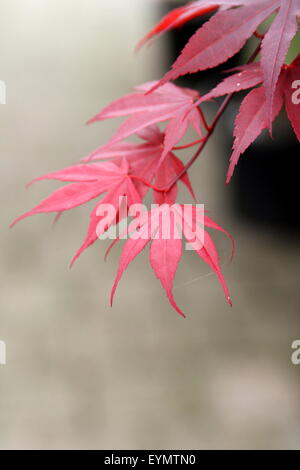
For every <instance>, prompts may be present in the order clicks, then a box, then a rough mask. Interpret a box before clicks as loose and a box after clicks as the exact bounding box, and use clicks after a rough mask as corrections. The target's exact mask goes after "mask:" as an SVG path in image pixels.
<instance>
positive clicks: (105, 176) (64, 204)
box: [11, 159, 141, 264]
mask: <svg viewBox="0 0 300 470" xmlns="http://www.w3.org/2000/svg"><path fill="white" fill-rule="evenodd" d="M128 175H129V166H128V163H127V162H126V160H125V159H123V160H122V162H121V166H117V165H116V164H115V163H113V162H102V163H92V164H90V165H87V164H86V165H85V164H79V165H74V166H71V167H68V168H65V169H63V170H60V171H56V172H53V173H49V174H46V175H43V176H40V177H39V178H36V179H35V180H33V181H32V182H35V181H40V180H45V179H52V180H59V181H64V182H72V183H71V184H69V185H67V186H64V187H62V188H60V189H58V190H56V191H54V192H53V193H52V194H51V195H50V196H49V197H47V198H46V199H44V200H43V201H42V202H41V203H40V204H38V205H37V206H36V207H34V208H33V209H32V210H30V211H28V212H26V213H25V214H23V215H21V216H20V217H18V218H17V219H16V220H14V222H13V223H12V224H11V226H13V225H15V224H16V223H17V222H19V221H20V220H22V219H25V218H26V217H29V216H31V215H35V214H41V213H48V212H58V213H62V212H64V211H67V210H70V209H74V208H75V207H78V206H80V205H82V204H84V203H86V202H88V201H90V200H92V199H95V198H98V197H99V196H101V195H102V194H104V193H106V195H105V197H104V198H103V199H102V200H101V201H100V202H99V203H98V204H97V205H96V207H95V208H94V209H93V211H92V213H91V215H90V224H89V228H88V232H87V235H86V239H85V240H84V242H83V244H82V246H81V247H80V248H79V250H78V251H77V253H76V255H75V257H74V258H73V261H72V264H73V263H74V261H75V260H76V259H77V258H78V256H79V255H80V254H81V253H82V252H83V251H84V250H85V249H86V248H87V247H88V246H90V245H92V244H93V243H94V242H95V241H96V240H97V238H98V237H99V236H100V233H99V232H98V233H97V232H96V228H97V226H98V224H99V222H100V221H101V219H102V218H103V217H104V216H103V215H97V214H99V213H100V210H101V206H102V205H104V204H111V205H112V206H113V207H114V208H115V214H116V215H117V216H118V213H119V202H120V198H121V197H122V196H126V197H127V202H128V206H130V205H132V204H135V203H140V202H141V197H140V195H139V193H138V191H137V189H136V187H135V184H134V182H133V181H132V179H131V178H129V177H128ZM117 221H118V220H117V219H116V217H112V218H111V220H110V221H109V223H108V225H107V226H106V227H103V232H104V231H105V230H107V229H108V228H109V226H110V225H112V224H115V223H117Z"/></svg>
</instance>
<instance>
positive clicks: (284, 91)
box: [195, 55, 300, 183]
mask: <svg viewBox="0 0 300 470" xmlns="http://www.w3.org/2000/svg"><path fill="white" fill-rule="evenodd" d="M299 77H300V55H299V56H298V57H297V58H296V59H295V60H294V62H293V63H292V64H291V65H285V66H284V67H283V68H282V70H281V74H280V76H279V80H278V83H277V86H276V90H275V95H274V106H273V111H272V122H273V121H274V119H275V118H276V116H277V115H278V114H279V112H280V110H281V107H282V104H283V101H284V103H285V108H286V112H287V115H288V118H289V120H290V122H291V124H292V127H293V129H294V131H295V134H296V136H297V137H298V140H299V141H300V109H299V107H300V105H299V103H298V104H297V103H295V102H294V101H295V100H293V93H294V92H295V89H294V88H293V84H294V82H295V81H296V80H297V78H298V79H299ZM262 82H263V72H262V67H261V64H260V63H253V64H249V65H245V66H242V67H238V72H237V73H235V74H234V75H231V76H230V77H227V78H226V79H225V80H223V81H222V82H221V83H219V84H218V85H217V86H216V87H215V88H214V89H213V90H211V91H210V92H209V93H207V94H206V95H204V96H203V97H202V98H201V99H200V100H199V101H198V102H196V103H195V106H196V105H198V104H201V103H203V102H204V101H207V100H210V99H212V98H216V97H219V96H223V95H227V94H229V93H235V92H238V91H241V90H246V89H248V88H252V87H254V86H256V85H259V84H261V83H262ZM266 128H268V103H267V98H266V94H265V90H264V87H263V86H262V87H260V88H255V89H254V90H252V91H251V92H250V93H249V94H248V95H247V96H246V97H245V98H244V100H243V101H242V103H241V106H240V110H239V113H238V116H237V118H236V121H235V129H234V137H235V140H234V145H233V153H232V155H231V158H230V166H229V170H228V173H227V180H226V181H227V183H228V182H229V181H230V178H231V176H232V174H233V171H234V168H235V166H236V164H237V163H238V160H239V157H240V155H241V154H242V153H244V152H245V150H246V149H247V148H248V147H249V146H250V145H251V144H252V143H253V142H254V140H255V139H256V138H257V137H258V136H259V135H260V134H261V133H262V131H263V130H264V129H266Z"/></svg>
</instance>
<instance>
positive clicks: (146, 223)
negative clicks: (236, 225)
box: [111, 204, 231, 317]
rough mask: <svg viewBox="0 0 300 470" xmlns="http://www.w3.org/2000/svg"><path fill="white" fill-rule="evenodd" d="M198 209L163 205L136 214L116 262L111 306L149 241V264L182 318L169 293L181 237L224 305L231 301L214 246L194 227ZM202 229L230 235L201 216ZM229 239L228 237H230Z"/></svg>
mask: <svg viewBox="0 0 300 470" xmlns="http://www.w3.org/2000/svg"><path fill="white" fill-rule="evenodd" d="M200 212H201V209H199V208H198V207H196V206H187V205H185V206H183V205H179V204H174V205H173V206H170V205H169V204H163V205H161V206H158V207H156V208H154V209H152V210H151V211H149V212H146V213H142V214H140V215H139V216H138V217H137V218H136V219H134V220H133V221H132V223H131V224H130V225H129V226H128V229H127V230H126V233H127V234H128V236H129V238H128V240H127V241H126V243H125V245H124V247H123V251H122V254H121V258H120V264H119V270H118V272H117V276H116V279H115V282H114V286H113V289H112V293H111V303H112V302H113V297H114V294H115V291H116V288H117V285H118V283H119V281H120V279H121V276H122V274H123V273H124V271H125V270H126V269H127V267H128V265H129V264H130V263H131V262H132V261H133V260H134V258H135V257H136V256H137V255H138V254H139V253H140V252H141V251H142V250H143V249H144V248H145V247H146V245H147V244H148V243H149V242H150V240H151V247H150V264H151V267H152V269H153V270H154V272H155V274H156V276H157V278H158V279H159V280H160V282H161V285H162V286H163V288H164V289H165V291H166V294H167V297H168V299H169V302H170V304H171V305H172V306H173V308H174V309H175V310H176V311H177V312H178V313H179V314H180V315H182V316H183V317H184V316H185V315H184V313H183V312H182V310H181V309H180V308H179V307H178V306H177V304H176V302H175V300H174V297H173V292H172V285H173V279H174V277H175V274H176V270H177V267H178V263H179V261H180V259H181V256H182V234H183V235H184V237H185V239H186V240H187V242H188V243H189V245H190V247H191V248H192V249H193V250H194V251H195V252H196V253H197V254H198V256H199V257H200V258H202V259H203V261H205V263H207V264H208V265H209V266H210V267H211V269H212V270H213V271H214V272H215V274H216V275H217V277H218V279H219V281H220V283H221V285H222V287H223V290H224V293H225V297H226V299H227V301H228V303H229V304H230V305H231V299H230V295H229V292H228V288H227V285H226V282H225V279H224V277H223V274H222V270H221V267H220V263H219V258H218V254H217V251H216V247H215V244H214V242H213V240H212V239H211V237H210V235H209V234H208V233H207V232H206V231H205V230H204V227H203V226H200V225H198V224H197V220H199V215H201V214H200ZM202 216H203V221H204V226H206V227H211V228H214V229H216V230H220V231H222V232H224V233H226V234H227V235H228V236H229V237H230V235H229V234H228V233H227V232H226V231H225V230H224V229H222V227H220V226H219V225H217V224H216V223H215V222H214V221H213V220H211V219H209V218H208V217H207V216H205V215H203V213H202ZM230 238H231V237H230Z"/></svg>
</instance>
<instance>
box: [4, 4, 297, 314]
mask: <svg viewBox="0 0 300 470" xmlns="http://www.w3.org/2000/svg"><path fill="white" fill-rule="evenodd" d="M208 12H216V13H215V14H214V15H213V16H212V18H211V19H210V20H209V21H207V22H206V23H205V24H204V25H203V26H202V27H201V28H200V29H199V30H198V31H197V32H196V33H195V35H194V36H192V38H191V39H190V41H189V42H188V44H187V45H186V47H185V48H184V49H183V51H182V53H181V55H180V56H179V57H178V59H177V60H176V61H175V63H174V64H173V66H172V68H171V70H170V71H169V72H168V73H167V74H166V75H165V77H164V78H163V79H162V80H160V81H158V82H150V83H146V84H144V85H140V86H138V87H136V89H135V90H134V92H133V93H131V94H129V95H127V96H125V97H123V98H120V99H118V100H116V101H115V102H113V103H112V104H110V105H108V106H107V107H105V108H104V109H102V110H101V111H100V113H98V114H97V115H96V116H95V117H94V118H92V119H91V120H90V121H89V122H90V123H91V122H96V121H101V120H105V119H111V118H115V117H126V119H125V121H124V122H123V123H122V124H121V126H120V127H119V128H118V130H117V131H116V133H115V134H114V135H113V136H112V137H111V139H110V140H109V142H108V143H107V144H105V145H103V146H101V147H99V148H98V149H96V150H95V151H94V152H92V153H91V154H90V155H88V156H87V157H85V158H84V159H83V160H82V161H81V162H80V163H78V164H77V165H74V166H71V167H68V168H65V169H63V170H61V171H57V172H53V173H50V174H47V175H44V176H42V177H39V178H36V179H35V180H34V181H37V180H43V179H53V180H59V181H62V182H68V183H70V184H67V185H65V186H63V187H62V188H60V189H58V190H56V191H54V192H53V193H52V194H51V195H50V196H49V197H48V198H46V199H45V200H43V201H42V202H41V203H40V204H39V205H37V206H36V207H35V208H34V209H32V210H31V211H29V212H26V213H25V214H23V215H22V216H20V217H19V218H18V219H16V220H15V221H14V222H13V224H14V223H16V222H17V221H19V220H21V219H23V218H25V217H28V216H31V215H34V214H38V213H47V212H56V213H58V214H61V213H62V212H64V211H67V210H70V209H73V208H74V207H77V206H79V205H82V204H84V203H86V202H88V201H90V200H92V199H96V198H97V199H98V198H99V197H100V196H103V195H104V196H103V197H102V199H101V200H97V203H96V205H95V207H94V209H93V210H92V212H91V214H90V223H89V227H88V231H87V235H86V238H85V240H84V242H83V244H82V245H81V247H80V248H79V250H78V251H77V253H76V254H75V256H74V258H73V260H72V264H73V263H74V261H75V260H76V259H77V258H78V257H79V256H80V255H81V253H82V252H83V251H84V250H85V249H86V248H87V247H89V246H90V245H92V244H93V243H94V242H95V241H96V240H97V238H98V237H99V236H100V235H102V234H103V233H104V232H106V231H107V230H108V229H109V228H110V227H111V226H113V225H116V224H118V223H120V222H121V220H122V218H123V211H121V210H120V205H119V200H120V198H122V197H123V196H126V198H127V199H126V201H127V206H128V207H127V208H128V209H129V210H130V207H131V206H132V205H134V204H137V203H141V202H142V201H143V200H144V198H145V196H146V193H147V192H148V190H149V188H152V190H153V198H154V201H155V203H156V204H157V205H158V206H157V207H156V208H155V209H152V210H151V211H148V212H146V213H144V214H143V215H142V216H141V217H139V218H135V219H134V220H133V222H132V224H133V226H132V224H131V225H130V226H129V228H128V232H127V233H129V232H130V233H131V234H132V232H134V233H136V234H137V235H138V236H135V237H129V238H128V240H127V242H126V243H125V245H124V248H123V252H122V255H121V259H120V265H119V270H118V273H117V277H116V280H115V283H114V286H113V290H112V295H111V300H112V299H113V296H114V292H115V289H116V287H117V284H118V282H119V280H120V278H121V276H122V274H123V272H124V271H125V269H126V268H127V267H128V265H129V263H130V262H131V261H133V259H134V258H135V257H136V256H137V255H138V254H139V253H140V252H141V251H142V250H143V249H144V248H145V247H146V245H147V244H148V243H149V242H150V240H151V245H150V264H151V266H152V268H153V270H154V272H155V274H156V276H157V278H158V279H159V280H160V282H161V284H162V286H163V288H164V289H165V291H166V294H167V297H168V299H169V301H170V303H171V305H172V306H173V307H174V308H175V309H176V310H177V311H178V312H179V313H180V314H181V315H183V312H182V311H181V310H180V309H179V307H178V306H177V305H176V303H175V300H174V298H173V293H172V284H173V279H174V276H175V273H176V270H177V266H178V263H179V260H180V259H181V256H182V240H181V238H180V237H176V236H174V234H173V235H170V236H169V237H167V238H166V237H165V236H162V232H161V230H160V229H161V227H160V224H161V221H162V220H163V221H164V224H166V223H167V225H168V224H169V225H170V226H171V223H172V221H173V222H174V220H175V222H176V226H177V227H180V228H181V230H182V233H183V235H184V237H185V238H186V240H187V242H188V243H189V245H190V246H191V247H192V248H193V249H194V250H195V252H196V253H197V254H198V256H200V257H201V258H202V260H204V261H205V263H207V264H208V265H209V266H210V268H211V269H212V270H213V271H214V272H215V274H216V275H217V277H218V279H219V281H220V283H221V285H222V287H223V290H224V293H225V296H226V298H227V300H228V302H229V303H230V304H231V300H230V296H229V293H228V289H227V286H226V282H225V280H224V277H223V274H222V271H221V268H220V263H219V258H218V254H217V251H216V247H215V245H214V242H213V241H212V239H211V237H210V235H209V234H208V233H207V231H206V230H205V229H204V227H200V228H199V227H198V232H197V233H196V236H195V233H193V236H192V235H191V233H192V232H191V231H190V230H189V229H187V228H186V227H187V223H188V220H187V219H186V218H185V215H184V214H186V211H182V206H181V205H179V204H176V200H177V191H178V188H177V182H178V181H181V182H182V183H183V184H184V185H185V186H186V187H187V189H188V190H189V192H190V194H191V196H192V197H193V198H194V199H195V196H194V192H193V189H192V186H191V183H190V180H189V177H188V174H187V170H188V168H189V167H190V165H189V164H188V165H187V166H186V167H185V166H184V164H183V162H182V161H181V160H180V159H179V158H178V156H177V155H175V153H174V152H175V151H176V149H178V150H179V149H180V148H182V146H181V147H176V145H177V144H178V143H179V142H180V141H181V140H182V138H183V137H184V136H185V134H186V131H187V129H188V127H189V126H190V127H191V128H192V129H193V130H194V131H195V132H196V134H197V137H198V140H197V141H196V142H194V143H191V144H188V145H186V146H185V147H189V146H192V145H194V144H196V143H201V145H200V148H199V150H198V152H197V153H196V155H195V156H194V157H193V158H192V161H191V162H190V164H192V163H193V161H194V160H195V159H196V158H197V156H198V155H199V154H200V152H201V150H202V148H203V147H204V145H205V144H206V142H207V141H208V139H209V137H210V136H211V134H212V132H213V130H214V126H215V125H216V123H217V121H218V118H219V116H220V114H221V112H223V110H224V109H225V106H224V108H223V109H222V111H219V114H217V117H216V119H215V120H214V122H213V124H212V125H211V126H208V125H207V123H206V120H205V117H204V114H203V111H202V109H201V105H202V103H203V102H205V101H209V100H211V99H214V98H216V97H220V96H225V95H227V97H230V96H231V95H232V94H233V93H236V92H238V91H240V90H246V89H250V88H253V89H252V90H251V91H250V92H249V93H248V95H247V96H246V97H245V98H244V100H243V101H242V103H241V106H240V110H239V113H238V115H237V118H236V122H235V129H234V144H233V153H232V155H231V158H230V165H229V170H228V174H227V182H228V181H229V180H230V178H231V176H232V174H233V171H234V167H235V165H236V164H237V162H238V159H239V157H240V155H241V154H242V153H243V152H244V151H245V150H246V149H247V147H248V146H249V145H250V144H251V143H252V142H253V141H254V140H255V139H256V138H257V137H258V136H259V135H260V133H261V132H262V131H263V130H264V129H266V128H269V130H270V131H271V128H272V123H273V121H274V119H275V118H276V116H277V115H278V114H279V112H280V110H281V108H282V106H283V103H284V105H285V109H286V112H287V115H288V118H289V120H290V122H291V124H292V126H293V129H294V131H295V133H296V135H297V137H298V139H299V140H300V112H299V104H297V103H295V102H294V100H293V99H292V98H293V93H294V91H295V90H294V88H293V84H294V82H295V81H296V80H299V79H300V56H298V57H297V58H296V59H295V60H294V62H293V63H292V64H290V65H285V64H284V61H285V57H286V54H287V51H288V48H289V45H290V43H291V41H292V39H293V37H294V36H295V34H296V32H297V30H298V19H297V17H299V16H300V0H259V1H258V0H220V1H216V0H211V1H210V0H207V1H206V0H200V1H195V2H192V3H189V4H187V5H186V6H185V7H180V8H177V9H175V10H174V11H172V12H171V13H170V14H168V15H167V16H166V17H164V18H163V19H162V21H161V22H160V23H159V24H158V25H157V26H156V27H155V28H154V29H153V30H152V31H150V33H149V34H148V35H147V36H146V37H145V38H144V39H143V40H142V41H141V43H140V44H139V46H140V45H142V44H144V43H145V42H147V41H149V40H151V39H153V38H154V37H155V36H157V35H159V34H161V33H163V32H165V31H167V30H169V29H171V28H175V27H178V26H181V25H182V24H184V23H185V22H187V21H189V20H191V19H192V18H196V17H198V16H201V15H203V14H205V13H208ZM274 13H276V16H275V19H274V20H273V22H272V23H271V25H270V26H269V29H268V30H267V32H266V33H265V34H264V35H263V39H262V41H261V44H260V50H259V51H258V52H260V53H261V58H260V61H259V62H254V61H252V63H249V64H248V65H245V66H241V67H239V68H238V69H237V70H233V71H232V72H234V73H233V74H232V75H231V76H229V77H227V78H226V79H225V80H223V81H222V82H221V83H220V84H219V85H218V86H217V87H215V88H214V89H213V90H211V91H210V92H209V93H207V94H206V95H204V96H200V95H199V93H198V92H196V91H194V90H190V89H186V88H181V87H178V86H175V85H174V84H172V83H171V82H170V80H174V79H176V78H178V77H179V76H181V75H184V74H188V73H194V72H198V71H201V70H205V69H208V68H212V67H215V66H217V65H219V64H221V63H223V62H225V61H226V60H227V59H229V58H230V57H232V56H233V55H234V54H236V53H237V52H238V51H239V50H240V49H241V48H242V47H243V46H244V44H245V43H246V41H247V40H248V39H249V38H250V37H251V36H252V35H253V34H255V32H256V30H257V28H258V27H259V26H260V25H261V23H262V22H264V21H265V20H266V19H268V18H269V17H270V16H271V15H272V14H274ZM297 102H298V101H297ZM158 123H165V127H164V130H163V131H161V130H160V128H159V127H158V126H157V124H158ZM133 135H135V136H138V137H139V138H140V139H142V141H143V142H140V143H133V142H130V141H127V140H125V139H127V138H128V137H131V136H133ZM108 203H109V204H111V206H112V207H114V208H115V215H114V217H111V218H110V219H107V217H106V218H105V216H104V215H103V211H102V210H101V209H102V208H103V207H104V205H105V204H108ZM190 210H191V219H189V220H192V221H193V220H194V219H195V218H196V215H197V211H199V208H198V207H197V206H195V205H191V206H190ZM203 217H204V226H205V227H208V228H213V229H216V230H219V231H222V232H224V233H225V234H227V232H225V231H224V230H223V229H222V228H221V227H220V226H219V225H217V224H216V223H215V222H213V221H212V220H211V219H209V218H208V217H207V216H206V215H204V216H203ZM104 220H105V223H103V224H102V225H101V222H104ZM150 220H151V224H150V222H149V221H150ZM153 221H154V223H153ZM99 227H100V228H99ZM132 227H134V228H132ZM197 234H198V235H199V237H198V235H197ZM143 235H144V236H143ZM227 235H228V234H227ZM198 238H199V239H200V238H201V240H202V241H203V243H202V244H201V245H199V244H198V241H199V240H198ZM116 241H118V240H115V241H114V242H113V244H112V245H114V243H115V242H116Z"/></svg>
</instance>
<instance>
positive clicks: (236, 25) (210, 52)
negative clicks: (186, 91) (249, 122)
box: [152, 0, 300, 129]
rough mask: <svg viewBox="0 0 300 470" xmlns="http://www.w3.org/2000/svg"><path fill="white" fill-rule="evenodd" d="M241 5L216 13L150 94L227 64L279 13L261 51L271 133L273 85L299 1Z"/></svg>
mask: <svg viewBox="0 0 300 470" xmlns="http://www.w3.org/2000/svg"><path fill="white" fill-rule="evenodd" d="M204 3H205V2H203V5H204ZM200 4H201V2H200ZM220 4H222V3H221V2H220ZM240 5H242V6H240V7H238V8H232V9H228V10H226V11H219V12H217V13H216V14H215V15H214V16H213V17H212V18H211V19H210V20H209V21H208V22H207V23H205V24H204V25H203V26H202V27H201V28H200V29H199V30H198V31H197V32H196V33H195V34H194V35H193V36H192V37H191V39H190V41H189V42H188V44H187V45H186V46H185V48H184V49H183V51H182V53H181V54H180V56H179V57H178V59H177V60H176V61H175V62H174V64H173V65H172V68H171V70H170V71H169V72H168V73H167V74H166V75H165V76H164V78H163V79H162V80H161V81H160V82H159V83H158V84H156V85H155V86H154V87H153V89H152V90H155V89H157V88H158V87H159V86H162V85H163V84H164V83H166V82H169V81H170V80H174V79H176V78H178V77H180V76H181V75H185V74H188V73H195V72H198V71H201V70H205V69H208V68H212V67H216V66H217V65H219V64H221V63H223V62H225V61H227V60H228V59H229V58H230V57H232V56H234V55H235V54H236V53H237V52H239V50H240V49H241V48H242V47H243V46H244V44H245V43H246V41H247V39H249V38H250V37H251V36H252V34H253V33H254V32H255V31H256V29H257V27H258V26H259V25H260V24H261V23H262V22H263V21H265V20H266V19H267V18H268V17H269V16H270V15H271V14H272V13H275V12H278V13H277V16H276V18H275V20H274V21H273V23H272V25H271V26H270V28H269V30H268V32H267V33H266V35H265V37H264V40H263V42H262V47H261V54H262V71H263V76H264V86H265V93H266V107H267V116H268V127H269V129H271V122H272V117H273V110H272V109H273V105H274V96H275V89H276V84H277V81H278V78H279V74H280V70H281V67H282V65H283V63H284V59H285V56H286V53H287V51H288V48H289V45H290V43H291V40H292V39H293V37H294V36H295V34H296V32H297V29H298V22H297V16H299V15H300V0H260V1H257V0H252V1H251V2H250V1H248V2H240Z"/></svg>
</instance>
